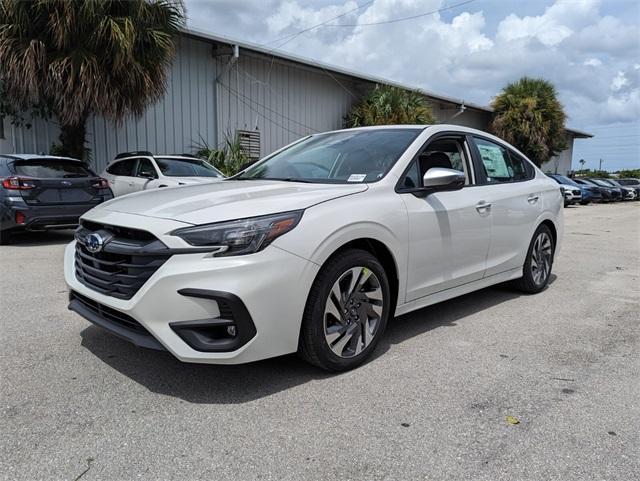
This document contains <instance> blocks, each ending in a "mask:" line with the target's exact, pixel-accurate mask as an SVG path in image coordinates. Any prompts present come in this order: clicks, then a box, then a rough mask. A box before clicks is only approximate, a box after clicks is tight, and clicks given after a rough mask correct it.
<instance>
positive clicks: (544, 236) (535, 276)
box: [516, 224, 556, 294]
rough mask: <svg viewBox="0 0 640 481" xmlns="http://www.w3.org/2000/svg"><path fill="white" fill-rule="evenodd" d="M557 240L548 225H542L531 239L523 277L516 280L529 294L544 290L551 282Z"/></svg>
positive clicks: (520, 287)
mask: <svg viewBox="0 0 640 481" xmlns="http://www.w3.org/2000/svg"><path fill="white" fill-rule="evenodd" d="M555 247H556V246H555V242H554V240H553V235H552V233H551V230H550V229H549V227H548V226H546V225H544V224H542V225H540V226H539V227H538V228H537V229H536V231H535V233H534V234H533V238H532V239H531V243H530V244H529V250H528V251H527V257H526V260H525V262H524V267H523V270H522V274H523V275H522V277H521V278H520V279H518V280H517V281H516V287H518V289H520V290H521V291H523V292H526V293H528V294H536V293H538V292H540V291H542V290H543V289H544V288H545V287H547V284H548V283H549V278H550V277H551V268H552V267H553V257H554V254H555Z"/></svg>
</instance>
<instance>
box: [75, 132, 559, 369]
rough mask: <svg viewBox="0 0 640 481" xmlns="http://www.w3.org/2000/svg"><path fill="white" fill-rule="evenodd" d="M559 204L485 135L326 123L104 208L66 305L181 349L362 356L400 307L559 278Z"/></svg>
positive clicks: (143, 339)
mask: <svg viewBox="0 0 640 481" xmlns="http://www.w3.org/2000/svg"><path fill="white" fill-rule="evenodd" d="M562 205H563V199H562V195H561V192H560V189H559V187H558V184H556V182H555V181H553V180H552V179H550V178H548V177H547V176H546V175H545V174H543V173H542V172H541V171H540V170H539V169H538V168H537V167H535V166H534V165H533V164H532V163H531V162H530V161H529V160H527V159H526V158H525V157H524V156H523V155H522V154H521V153H520V152H518V151H517V150H516V149H514V148H513V147H511V146H510V145H509V144H507V143H505V142H504V141H502V140H500V139H498V138H496V137H494V136H492V135H489V134H487V133H484V132H481V131H478V130H473V129H470V128H466V127H460V126H453V125H437V126H388V127H387V126H385V127H374V128H359V129H350V130H340V131H335V132H328V133H323V134H317V135H312V136H309V137H305V138H303V139H301V140H299V141H298V142H295V143H293V144H291V145H289V146H287V147H285V148H283V149H281V150H279V151H277V152H275V153H273V154H272V155H270V156H269V157H267V158H265V159H263V160H262V161H260V162H258V163H256V164H254V165H253V166H251V167H249V168H247V169H246V170H244V171H243V172H241V173H240V174H238V175H237V176H235V177H233V178H230V179H226V180H223V181H222V182H218V183H216V184H207V185H197V186H190V187H184V188H180V189H165V190H156V191H153V192H143V193H139V194H132V195H129V196H126V197H124V198H120V199H114V200H112V201H109V202H106V203H104V204H101V205H100V206H99V207H96V208H95V209H93V210H91V211H89V212H88V213H87V214H85V215H84V216H83V217H82V220H81V226H80V227H79V228H78V231H77V232H76V240H75V241H73V242H72V243H71V244H70V245H69V246H68V247H67V249H66V252H65V279H66V282H67V284H68V286H69V289H70V305H69V308H70V309H72V310H74V311H76V312H77V313H79V314H80V315H82V316H83V317H85V318H86V319H88V320H89V321H91V322H93V323H95V324H97V325H98V326H101V327H103V328H104V329H106V330H108V331H111V332H112V333H115V334H117V335H119V336H121V337H123V338H125V339H128V340H130V341H132V342H134V343H135V344H137V345H139V346H143V347H148V348H154V349H163V350H168V351H169V352H171V353H172V354H173V355H174V356H175V357H177V358H178V359H180V360H182V361H188V362H203V363H220V364H235V363H244V362H250V361H255V360H259V359H264V358H268V357H272V356H278V355H281V354H287V353H291V352H295V351H299V352H300V353H301V354H302V355H303V356H304V357H305V358H306V359H307V360H309V361H310V362H312V363H313V364H315V365H317V366H320V367H322V368H324V369H328V370H344V369H349V368H353V367H355V366H357V365H359V364H360V363H362V362H363V361H364V360H365V359H366V358H367V357H368V356H370V355H371V353H372V351H373V350H374V348H375V346H376V344H377V343H378V342H379V340H380V338H381V336H382V335H383V332H384V330H385V327H386V324H387V321H388V319H389V318H391V317H393V316H394V315H400V314H405V313H407V312H410V311H413V310H416V309H420V308H421V307H424V306H428V305H430V304H434V303H437V302H440V301H444V300H446V299H450V298H452V297H456V296H459V295H462V294H466V293H468V292H471V291H474V290H477V289H482V288H484V287H487V286H490V285H492V284H497V283H500V282H505V281H510V280H513V281H515V283H516V285H517V286H518V287H519V288H520V289H522V290H523V291H525V292H528V293H535V292H539V291H541V290H542V289H544V288H545V287H546V286H547V283H548V281H549V276H550V273H551V267H552V264H553V259H554V254H555V252H556V251H557V248H558V245H559V241H560V239H561V237H562V231H563V218H562ZM425 322H427V321H425Z"/></svg>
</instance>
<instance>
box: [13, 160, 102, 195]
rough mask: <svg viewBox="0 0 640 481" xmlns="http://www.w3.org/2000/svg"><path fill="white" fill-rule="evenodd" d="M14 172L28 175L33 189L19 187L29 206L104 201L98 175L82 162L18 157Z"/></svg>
mask: <svg viewBox="0 0 640 481" xmlns="http://www.w3.org/2000/svg"><path fill="white" fill-rule="evenodd" d="M11 170H12V171H13V174H14V175H16V176H19V177H23V178H28V179H29V184H30V185H32V186H33V187H32V188H30V189H24V190H20V194H21V195H22V198H23V200H24V201H25V202H26V203H27V204H30V205H52V204H90V203H92V202H100V201H101V200H102V198H101V196H100V195H99V194H100V190H99V188H98V180H99V178H98V177H97V176H96V175H95V174H94V173H93V172H91V171H90V170H89V169H88V168H87V167H85V166H84V165H83V164H82V162H80V161H74V160H65V159H47V158H39V159H28V160H17V161H15V162H14V163H13V165H12V166H11Z"/></svg>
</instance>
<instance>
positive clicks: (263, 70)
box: [0, 30, 591, 173]
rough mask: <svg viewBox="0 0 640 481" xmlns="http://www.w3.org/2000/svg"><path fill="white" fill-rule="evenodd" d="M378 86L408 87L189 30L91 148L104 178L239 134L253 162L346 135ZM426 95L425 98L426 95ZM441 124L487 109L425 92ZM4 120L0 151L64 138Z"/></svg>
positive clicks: (482, 121) (478, 123)
mask: <svg viewBox="0 0 640 481" xmlns="http://www.w3.org/2000/svg"><path fill="white" fill-rule="evenodd" d="M376 84H390V85H396V86H399V87H402V88H408V89H409V88H411V87H408V86H405V85H400V84H397V83H395V82H391V81H388V80H384V79H380V78H375V77H371V76H368V75H364V74H361V73H357V72H351V71H347V70H344V69H342V68H338V67H335V66H329V65H325V64H320V63H318V62H315V61H312V60H309V59H303V58H299V57H296V56H293V55H290V54H283V53H281V52H274V51H271V50H269V49H267V48H265V47H261V46H258V45H254V44H250V43H246V42H239V41H236V40H233V39H229V38H224V37H219V36H216V35H211V34H208V33H203V32H197V31H194V30H184V31H183V33H182V35H181V36H180V38H179V39H178V46H177V53H176V57H175V59H174V62H173V65H172V68H171V72H170V73H169V76H168V82H167V93H166V95H165V96H164V98H163V99H162V100H161V101H159V102H158V103H156V104H154V105H152V106H150V107H149V108H148V109H147V111H146V112H145V113H144V115H143V116H142V117H141V118H138V119H134V118H130V119H126V120H125V121H124V122H123V123H122V124H121V125H115V124H114V123H112V122H110V121H106V120H105V119H103V118H101V117H92V118H91V119H90V120H89V123H88V126H87V140H88V147H89V148H90V149H91V152H92V163H93V166H94V168H95V170H97V171H98V172H99V171H101V170H102V169H103V168H104V167H105V165H106V163H107V162H108V161H109V160H111V159H113V158H114V157H115V155H116V154H117V153H119V152H125V151H132V150H150V151H152V152H156V153H182V152H193V151H194V150H195V145H196V144H201V143H203V142H206V143H207V144H208V145H209V146H212V147H215V146H218V145H220V144H221V143H222V142H224V140H225V138H226V137H227V136H230V137H234V136H236V135H237V136H239V138H240V141H241V143H242V145H243V148H244V149H245V150H246V151H247V152H248V153H249V154H250V155H251V156H252V157H254V158H256V157H258V156H264V155H266V154H268V153H270V152H272V151H274V150H276V149H278V148H280V147H282V146H283V145H286V144H287V143H289V142H292V141H293V140H296V139H298V138H300V137H302V136H305V135H307V134H310V133H314V132H322V131H326V130H332V129H337V128H341V127H342V125H343V121H344V117H345V116H346V114H347V112H348V111H349V109H350V107H351V106H352V104H353V103H354V102H355V101H357V100H358V99H359V98H360V97H361V96H362V95H363V94H365V93H366V92H368V91H369V90H370V89H371V88H373V87H374V86H375V85H376ZM423 92H424V91H423ZM424 93H425V94H426V95H427V97H428V99H429V101H430V103H431V106H432V109H433V113H434V116H435V118H436V119H437V121H438V122H441V123H444V122H446V123H453V124H460V125H466V126H470V127H475V128H479V129H482V130H486V129H487V127H488V125H489V122H490V121H491V109H490V108H488V107H483V106H480V105H475V104H472V103H469V102H465V101H464V100H463V99H456V98H452V97H447V96H443V95H438V94H435V93H431V92H424ZM1 120H2V119H0V153H47V152H49V149H50V147H51V145H52V143H54V142H57V140H58V134H59V132H58V128H57V125H56V124H55V122H54V121H45V120H42V119H33V122H32V125H31V127H30V128H25V127H17V126H14V125H10V124H9V122H8V119H5V120H4V122H2V121H1ZM588 137H591V135H590V134H587V133H584V132H580V131H577V130H573V129H571V130H569V129H568V130H567V140H568V144H569V148H568V149H567V150H566V151H564V152H563V153H562V154H561V155H560V156H559V157H558V158H556V159H554V160H552V161H551V162H550V163H549V164H548V165H545V166H544V167H543V168H544V169H545V170H550V171H555V172H559V173H566V172H567V171H569V170H571V155H572V150H573V140H574V139H575V138H588Z"/></svg>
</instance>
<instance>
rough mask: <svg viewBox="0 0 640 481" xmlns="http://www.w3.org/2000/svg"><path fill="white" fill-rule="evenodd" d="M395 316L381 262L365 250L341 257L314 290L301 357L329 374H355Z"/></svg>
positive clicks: (331, 261)
mask: <svg viewBox="0 0 640 481" xmlns="http://www.w3.org/2000/svg"><path fill="white" fill-rule="evenodd" d="M355 279H357V280H355ZM354 283H357V284H356V285H355V288H352V286H353V285H354ZM345 308H346V312H345ZM390 311H391V291H390V288H389V281H388V278H387V274H386V272H385V270H384V268H383V267H382V265H381V264H380V262H379V261H378V259H376V258H375V257H374V256H373V255H372V254H370V253H369V252H367V251H364V250H360V249H349V250H347V251H344V252H341V253H339V254H337V255H335V256H334V257H332V258H330V259H329V260H328V261H327V262H326V263H325V265H324V266H322V268H321V269H320V272H319V273H318V276H317V277H316V279H315V281H314V283H313V285H312V287H311V290H310V291H309V297H308V298H307V304H306V306H305V310H304V316H303V319H302V327H301V329H300V342H299V353H300V355H301V356H302V357H303V358H304V359H305V360H307V361H308V362H310V363H311V364H313V365H315V366H317V367H319V368H321V369H325V370H327V371H347V370H349V369H353V368H355V367H357V366H359V365H361V364H362V363H364V362H365V361H366V360H367V358H369V356H371V354H372V353H373V351H374V350H375V348H376V345H377V344H378V342H379V341H380V338H381V337H382V335H383V334H384V331H385V329H386V327H387V320H388V318H389V313H390Z"/></svg>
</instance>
